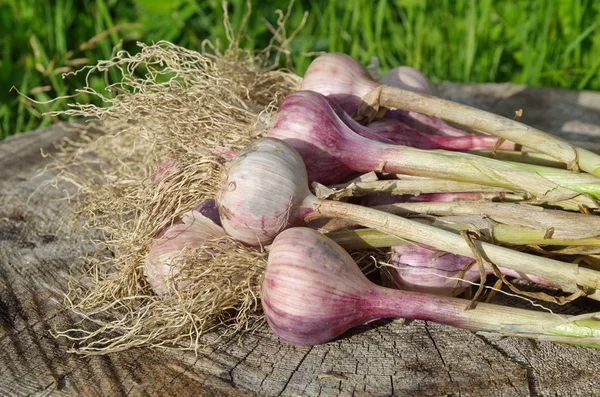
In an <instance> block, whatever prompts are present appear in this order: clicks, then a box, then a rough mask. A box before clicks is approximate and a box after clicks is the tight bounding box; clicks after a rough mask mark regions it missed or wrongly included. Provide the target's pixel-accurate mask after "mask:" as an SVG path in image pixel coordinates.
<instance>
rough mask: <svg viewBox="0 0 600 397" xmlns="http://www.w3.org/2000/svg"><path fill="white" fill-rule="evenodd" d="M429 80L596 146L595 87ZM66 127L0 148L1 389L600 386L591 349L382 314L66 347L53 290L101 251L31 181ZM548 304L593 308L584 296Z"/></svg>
mask: <svg viewBox="0 0 600 397" xmlns="http://www.w3.org/2000/svg"><path fill="white" fill-rule="evenodd" d="M438 89H439V91H440V93H441V95H442V96H445V97H448V98H452V99H456V100H459V101H460V102H463V103H469V104H474V105H477V106H479V107H481V108H484V109H486V110H491V111H495V112H497V113H499V114H503V115H506V116H511V115H512V113H513V112H514V110H517V109H519V108H523V109H524V111H525V114H524V117H523V119H522V120H523V121H524V122H525V123H530V124H532V125H534V126H536V127H537V128H540V129H543V130H546V131H548V132H551V133H554V134H557V135H561V136H563V137H566V138H568V139H570V140H571V141H573V142H577V143H579V144H582V145H584V146H586V147H588V148H591V149H600V139H599V137H600V94H598V93H591V92H581V93H578V92H573V91H566V90H552V89H542V88H540V89H533V88H526V87H521V86H514V85H494V84H490V85H460V84H451V83H444V84H441V85H439V86H438ZM68 134H69V133H68V132H66V131H65V130H64V129H63V128H61V126H53V127H50V128H48V129H45V130H41V131H35V132H30V133H27V134H21V135H17V136H13V137H10V138H8V139H6V140H5V141H3V142H2V143H0V351H1V352H2V353H1V354H0V396H26V395H32V396H49V395H52V396H115V395H116V396H120V395H123V396H127V395H131V396H162V395H164V396H171V395H177V396H188V395H189V396H197V395H211V396H212V395H236V396H237V395H246V394H251V395H252V394H258V395H268V396H277V395H307V396H320V395H323V396H366V395H399V396H440V395H452V396H493V395H502V396H526V395H539V396H550V395H552V396H577V395H582V396H583V395H586V396H590V395H599V394H600V376H598V374H600V351H597V350H592V349H588V348H581V347H573V346H563V345H557V344H551V343H545V342H533V341H529V340H522V339H517V338H499V337H496V336H489V335H487V336H486V335H475V334H473V333H471V332H468V331H463V330H458V329H453V328H450V327H446V326H440V325H437V324H433V323H428V322H423V321H413V322H407V323H405V322H404V321H401V320H400V321H379V322H376V323H374V324H371V325H369V326H363V327H360V328H358V329H356V330H354V331H352V332H351V333H349V334H347V335H345V336H344V337H342V338H340V339H339V340H336V341H333V342H331V343H328V344H326V345H320V346H315V347H312V348H301V347H294V346H289V345H286V344H284V343H281V342H280V341H279V340H278V339H277V338H276V337H275V336H274V335H273V334H272V333H271V332H270V331H269V330H268V328H267V327H263V328H261V329H259V330H258V331H257V332H255V333H254V334H252V335H247V336H245V337H244V338H243V339H242V340H241V341H239V340H237V339H232V340H226V341H222V342H220V343H218V344H216V345H215V346H213V347H212V348H211V350H210V351H207V352H204V353H202V354H199V355H198V356H195V355H194V354H192V353H184V352H173V351H161V350H148V349H133V350H129V351H125V352H120V353H115V354H109V355H106V356H94V357H80V356H76V355H72V354H68V353H66V350H67V348H68V347H69V345H68V343H66V342H65V341H63V340H59V341H57V340H56V339H54V338H53V337H52V336H51V335H50V333H49V330H50V329H52V328H53V327H58V328H65V327H69V326H73V325H74V324H76V322H77V321H78V320H79V319H78V318H77V317H76V316H74V315H73V314H72V313H70V312H69V311H67V310H66V309H65V307H64V305H63V297H62V294H63V292H64V291H66V288H67V282H68V277H69V273H70V272H71V271H77V265H78V263H79V258H80V257H81V256H82V255H84V254H85V253H88V252H92V251H94V250H95V249H97V247H95V246H94V245H93V244H92V243H90V242H89V240H87V239H86V236H81V235H72V236H68V235H66V234H65V233H63V232H62V230H63V228H62V227H61V225H62V222H64V219H65V217H66V215H67V214H68V211H69V204H68V202H67V201H65V200H61V198H62V197H64V194H63V193H61V192H60V191H57V190H56V189H54V188H53V187H51V186H48V185H44V184H43V182H44V181H46V180H47V179H48V177H47V176H43V177H39V176H37V175H38V172H39V170H40V169H41V168H42V167H43V166H44V165H45V164H46V163H47V161H48V160H47V159H43V158H42V156H41V155H40V148H43V149H44V152H48V151H52V147H53V144H54V143H55V142H56V141H57V140H58V139H60V138H61V137H63V136H65V135H68ZM500 302H502V303H506V304H511V305H522V303H521V302H518V301H515V300H511V299H509V298H501V300H500ZM557 310H562V311H564V312H569V313H580V312H584V311H592V310H596V311H598V310H600V306H599V303H597V302H591V301H585V300H580V301H577V302H575V303H574V304H573V305H572V306H570V307H568V308H561V309H557ZM207 338H210V335H208V336H207Z"/></svg>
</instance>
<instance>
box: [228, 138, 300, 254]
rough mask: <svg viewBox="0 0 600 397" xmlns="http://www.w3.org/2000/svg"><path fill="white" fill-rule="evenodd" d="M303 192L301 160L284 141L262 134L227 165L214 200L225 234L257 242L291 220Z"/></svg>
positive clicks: (294, 218)
mask: <svg viewBox="0 0 600 397" xmlns="http://www.w3.org/2000/svg"><path fill="white" fill-rule="evenodd" d="M307 196H311V194H310V191H309V190H308V180H307V177H306V170H305V167H304V162H303V160H302V158H301V157H300V156H299V155H298V153H297V152H296V151H295V150H294V149H292V148H291V147H290V146H289V145H288V144H286V143H285V142H283V141H281V140H278V139H273V138H263V139H260V140H258V141H255V142H253V143H251V144H250V145H248V146H247V147H246V148H245V149H244V150H242V151H241V152H240V153H239V154H238V155H237V156H236V157H235V158H234V159H233V160H232V161H231V162H230V163H229V166H228V169H227V177H226V179H225V180H224V182H223V185H222V186H221V190H220V192H219V196H218V198H217V203H218V207H219V212H220V216H221V222H222V225H223V228H224V229H225V231H226V232H227V234H229V235H230V236H232V237H233V238H235V239H237V240H239V241H241V242H243V243H245V244H248V245H253V246H257V245H263V244H269V243H270V242H271V241H273V239H274V238H275V236H276V235H277V234H278V233H279V232H281V231H282V230H284V229H286V228H287V227H289V226H291V225H293V224H294V223H296V221H297V218H298V212H299V211H301V203H302V202H303V200H304V199H305V198H306V197H307Z"/></svg>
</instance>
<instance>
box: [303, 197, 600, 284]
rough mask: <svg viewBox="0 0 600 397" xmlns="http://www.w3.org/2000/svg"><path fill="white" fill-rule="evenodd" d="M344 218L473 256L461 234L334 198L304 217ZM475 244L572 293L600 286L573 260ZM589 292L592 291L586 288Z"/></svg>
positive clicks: (597, 277)
mask: <svg viewBox="0 0 600 397" xmlns="http://www.w3.org/2000/svg"><path fill="white" fill-rule="evenodd" d="M322 217H323V218H344V219H349V220H353V221H355V222H357V223H359V224H361V225H363V226H365V227H370V228H374V229H378V230H380V231H381V232H384V233H388V234H391V235H395V236H397V237H400V238H403V239H406V240H409V241H412V242H415V243H420V244H426V245H430V246H432V247H434V248H437V249H439V250H442V251H447V252H452V253H455V254H460V255H465V256H470V257H473V252H472V251H471V248H470V247H469V245H468V244H467V242H466V241H465V239H464V238H462V237H461V236H459V235H457V234H455V233H453V232H449V231H445V230H441V229H438V228H436V227H433V226H429V225H424V224H421V223H419V222H414V221H411V220H408V219H405V218H402V217H399V216H396V215H392V214H388V213H385V212H382V211H378V210H375V209H372V208H366V207H362V206H359V205H354V204H348V203H342V202H337V201H328V200H322V201H319V203H318V205H317V206H316V208H315V210H314V212H313V213H311V214H310V215H309V216H308V217H307V218H306V219H307V220H308V219H310V220H312V219H318V218H322ZM475 246H476V247H477V249H478V250H480V251H481V253H482V255H483V256H484V258H486V259H487V260H489V261H491V262H493V263H495V264H496V265H497V266H501V267H505V268H508V269H512V270H516V271H522V272H524V273H526V274H532V275H536V276H539V277H541V278H544V279H546V280H550V281H552V282H554V283H556V284H557V285H559V286H560V287H561V289H563V290H564V291H568V292H575V291H578V290H579V289H580V287H584V288H587V289H593V290H595V289H600V273H599V272H597V271H594V270H590V269H586V268H583V267H580V266H578V265H577V264H574V263H567V262H560V261H557V260H554V259H549V258H544V257H539V256H534V255H530V254H526V253H523V252H518V251H514V250H511V249H507V248H504V247H500V246H497V245H493V244H489V243H485V242H481V241H475ZM590 292H592V291H590Z"/></svg>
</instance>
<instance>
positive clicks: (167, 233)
mask: <svg viewBox="0 0 600 397" xmlns="http://www.w3.org/2000/svg"><path fill="white" fill-rule="evenodd" d="M224 236H225V231H224V230H223V228H221V227H220V226H218V225H216V224H215V223H214V222H213V221H211V220H210V219H209V218H207V217H205V216H204V215H202V214H201V213H200V212H198V211H195V210H192V211H189V212H187V213H185V214H183V216H182V218H181V221H180V222H177V223H174V224H173V225H172V226H170V227H168V228H166V229H165V230H164V231H163V232H162V233H161V235H160V237H158V239H157V240H156V242H155V243H154V245H152V247H151V248H150V250H149V251H148V255H147V256H146V259H145V261H144V274H145V276H146V279H147V280H148V283H149V284H150V286H151V287H152V289H153V291H154V292H155V293H156V294H157V295H168V294H169V293H172V292H173V291H174V289H181V288H185V285H182V284H181V283H180V284H179V285H177V286H175V285H172V283H171V282H170V279H172V278H173V277H174V276H175V275H176V274H177V273H178V269H177V266H176V265H175V262H176V261H177V260H178V258H181V255H182V254H185V251H184V250H185V249H190V248H194V247H197V246H200V245H202V244H203V243H204V242H205V241H207V240H211V239H216V238H220V237H224Z"/></svg>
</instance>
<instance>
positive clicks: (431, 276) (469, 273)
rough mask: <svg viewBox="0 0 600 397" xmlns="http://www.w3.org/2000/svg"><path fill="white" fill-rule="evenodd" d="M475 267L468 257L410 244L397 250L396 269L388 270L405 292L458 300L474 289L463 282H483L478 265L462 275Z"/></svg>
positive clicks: (394, 267) (393, 252)
mask: <svg viewBox="0 0 600 397" xmlns="http://www.w3.org/2000/svg"><path fill="white" fill-rule="evenodd" d="M473 263H474V260H473V258H469V257H467V256H463V255H457V254H452V253H449V252H443V251H436V250H435V249H427V248H423V247H420V246H418V245H413V244H406V245H399V246H395V247H393V251H392V255H391V257H390V260H389V264H390V265H392V266H393V267H392V268H388V273H389V274H390V275H391V276H392V278H393V279H394V281H395V282H396V283H397V284H398V286H399V287H400V288H401V289H403V290H407V291H420V292H427V293H431V294H436V295H444V296H456V295H459V294H460V293H462V292H463V291H464V290H465V289H466V288H467V287H468V286H469V285H470V283H468V282H465V281H460V280H458V279H459V278H460V279H464V280H467V281H470V282H471V283H476V282H478V281H479V279H480V273H479V268H478V267H477V265H476V264H474V265H472V266H470V267H469V268H468V269H467V270H466V271H465V272H464V274H462V275H461V274H460V272H461V270H463V269H465V267H467V266H468V265H469V264H473Z"/></svg>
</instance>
